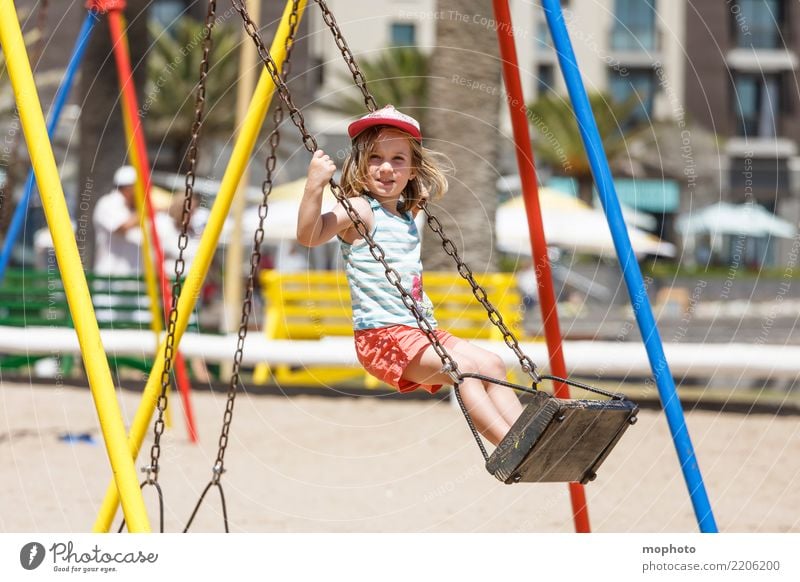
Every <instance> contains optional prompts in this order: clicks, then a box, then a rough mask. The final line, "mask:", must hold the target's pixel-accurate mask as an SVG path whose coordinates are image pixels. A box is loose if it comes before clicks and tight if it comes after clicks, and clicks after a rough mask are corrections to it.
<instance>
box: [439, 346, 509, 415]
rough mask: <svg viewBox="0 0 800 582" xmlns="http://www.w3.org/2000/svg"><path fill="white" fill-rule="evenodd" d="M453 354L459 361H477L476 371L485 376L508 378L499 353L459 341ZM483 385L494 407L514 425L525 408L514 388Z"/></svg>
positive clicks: (489, 384) (485, 383) (484, 383)
mask: <svg viewBox="0 0 800 582" xmlns="http://www.w3.org/2000/svg"><path fill="white" fill-rule="evenodd" d="M453 354H454V357H455V359H456V361H457V362H461V361H462V360H463V361H472V362H475V363H476V364H477V368H478V369H477V370H474V371H476V372H477V373H479V374H481V375H483V376H488V377H489V378H497V379H498V380H505V378H506V366H505V364H504V363H503V360H502V359H501V358H500V356H498V355H497V354H494V353H492V352H489V351H487V350H484V349H483V348H480V347H478V346H476V345H474V344H471V343H469V342H467V341H459V343H458V344H457V345H456V346H455V347H454V348H453ZM459 367H461V365H460V364H459ZM464 371H466V370H464ZM470 371H472V370H470ZM483 385H484V388H485V389H486V393H487V394H488V395H489V398H490V399H491V400H492V403H493V404H494V407H495V408H496V409H497V411H498V412H499V413H500V415H501V416H502V417H503V419H504V420H505V421H506V423H508V425H509V426H511V425H513V424H514V423H515V422H516V421H517V419H518V418H519V416H520V415H521V414H522V408H523V407H522V404H521V403H520V401H519V398H517V395H516V393H515V392H514V390H512V389H511V388H508V387H506V386H501V385H499V384H492V383H491V382H483Z"/></svg>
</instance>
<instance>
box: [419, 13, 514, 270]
mask: <svg viewBox="0 0 800 582" xmlns="http://www.w3.org/2000/svg"><path fill="white" fill-rule="evenodd" d="M436 13H437V20H436V38H437V47H436V49H435V50H434V53H433V59H432V62H431V72H430V83H431V86H430V91H429V95H430V107H431V110H430V112H429V114H428V115H427V116H426V119H427V126H426V127H423V135H424V136H425V142H424V143H425V146H426V147H428V148H431V149H432V150H435V151H439V152H441V153H443V154H445V155H446V156H447V157H448V158H449V159H450V160H451V161H452V163H453V166H454V173H453V175H451V176H449V182H450V190H449V192H448V193H447V195H446V196H445V197H444V198H442V199H440V200H438V201H434V202H432V203H430V204H429V208H430V210H431V211H432V212H433V214H434V215H436V217H437V218H438V219H439V221H440V222H441V223H442V226H443V230H444V232H445V233H446V234H447V235H448V237H449V238H450V239H452V241H453V242H454V243H455V245H456V247H457V248H458V249H459V252H460V253H461V256H462V257H463V258H464V260H465V262H466V263H467V264H468V265H469V266H470V268H471V269H472V270H473V271H474V272H476V273H481V272H484V271H493V270H495V269H496V263H497V253H495V252H494V236H493V235H494V216H495V210H496V208H497V193H496V192H497V191H496V188H495V182H496V180H497V178H498V176H499V173H498V171H497V168H496V164H495V161H496V157H497V144H498V143H499V141H500V139H501V137H502V136H501V135H500V132H499V130H498V121H499V110H500V101H501V95H502V87H501V84H500V62H499V59H498V51H499V49H498V44H497V37H496V34H495V32H494V30H493V29H492V28H491V27H490V26H487V25H486V24H481V23H482V22H483V23H485V22H491V21H493V14H492V11H491V5H490V4H489V3H487V2H483V1H481V0H439V2H438V3H437V12H436ZM423 240H424V244H423V258H424V264H425V269H426V270H437V271H438V270H454V269H455V263H454V262H453V260H452V258H450V257H449V256H448V255H447V254H446V253H445V252H444V250H443V249H442V245H441V242H440V240H439V237H438V236H437V235H436V234H435V233H433V232H432V231H431V230H430V229H426V231H425V234H424V239H423Z"/></svg>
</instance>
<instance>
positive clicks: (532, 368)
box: [420, 201, 542, 386]
mask: <svg viewBox="0 0 800 582" xmlns="http://www.w3.org/2000/svg"><path fill="white" fill-rule="evenodd" d="M420 207H421V208H422V210H423V212H425V216H426V217H427V222H428V226H429V227H430V229H431V230H432V231H433V232H435V233H436V234H437V235H439V238H440V239H441V241H442V248H443V249H444V251H445V252H446V253H447V254H448V255H450V256H451V257H453V260H454V261H455V262H456V265H457V266H458V274H459V275H461V277H462V278H463V279H465V280H466V281H467V282H468V283H469V285H470V287H472V294H473V295H474V296H475V299H477V300H478V302H479V303H480V304H481V305H483V308H484V309H486V313H487V314H488V315H489V321H491V322H492V323H493V324H494V325H495V326H496V327H497V328H498V329H499V330H500V331H501V332H503V341H504V342H505V344H506V345H507V346H508V347H509V348H511V350H512V351H513V352H514V354H516V356H517V358H518V359H519V363H520V366H521V367H522V371H523V372H525V373H526V374H528V375H529V376H530V377H531V379H532V380H533V384H534V386H535V385H537V384H539V383H540V382H541V381H542V377H541V376H540V375H539V373H538V372H537V371H536V364H534V363H533V360H531V359H530V357H529V356H528V355H527V354H525V353H524V352H523V351H522V348H520V347H519V341H518V340H517V338H516V336H515V335H514V333H513V332H512V331H511V330H510V329H509V328H508V326H506V324H505V322H504V321H503V316H502V315H501V314H500V312H499V311H498V310H497V308H496V307H495V306H494V305H493V304H492V302H491V301H489V296H488V294H487V293H486V290H485V289H484V288H483V287H481V286H480V284H479V283H478V282H477V281H476V280H475V277H474V275H473V273H472V269H470V268H469V265H467V264H466V263H465V262H464V261H463V260H462V259H461V256H460V255H459V254H458V248H457V247H456V245H455V243H453V241H452V240H450V239H449V238H447V235H445V233H444V229H443V228H442V223H441V222H439V219H438V218H436V217H435V216H434V215H433V214H431V213H430V211H429V210H428V203H427V202H426V201H425V202H423V203H422V204H420Z"/></svg>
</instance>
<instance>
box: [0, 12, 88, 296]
mask: <svg viewBox="0 0 800 582" xmlns="http://www.w3.org/2000/svg"><path fill="white" fill-rule="evenodd" d="M98 20H99V17H98V14H97V13H96V12H95V11H93V10H89V12H88V13H87V14H86V19H85V20H84V21H83V25H82V26H81V30H80V32H79V33H78V40H77V41H76V43H75V49H74V50H73V53H72V57H71V58H70V60H69V63H68V64H67V70H66V71H65V72H64V79H63V80H62V81H61V86H60V87H59V88H58V91H57V92H56V96H55V99H54V101H53V108H52V109H51V110H50V119H49V120H48V122H47V135H48V136H49V137H50V139H52V138H53V134H55V132H56V128H57V127H58V121H59V118H60V117H61V112H62V111H63V109H64V105H65V104H66V103H67V98H68V97H69V92H70V89H72V84H73V82H74V81H75V76H76V75H77V73H78V69H79V68H80V64H81V61H82V60H83V54H84V53H85V52H86V47H87V46H88V44H89V39H90V38H91V35H92V30H93V29H94V26H95V24H97V22H98ZM35 184H36V176H34V174H33V169H31V170H29V171H28V179H27V180H26V181H25V189H24V190H23V192H22V198H21V199H20V201H19V204H18V205H17V207H16V209H15V210H14V216H13V217H12V218H11V224H9V226H8V232H7V233H6V240H5V241H4V242H3V250H2V253H0V282H2V281H3V279H4V278H5V275H6V269H7V268H8V263H9V261H10V260H11V252H12V250H13V249H14V245H15V244H16V242H17V238H19V235H20V232H21V231H22V227H23V226H24V225H25V216H26V215H27V214H28V203H29V202H30V199H31V195H32V194H33V187H34V185H35Z"/></svg>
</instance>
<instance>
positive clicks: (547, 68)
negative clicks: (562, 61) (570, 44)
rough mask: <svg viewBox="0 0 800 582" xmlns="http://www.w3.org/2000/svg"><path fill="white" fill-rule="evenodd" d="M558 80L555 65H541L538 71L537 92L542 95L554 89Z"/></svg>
mask: <svg viewBox="0 0 800 582" xmlns="http://www.w3.org/2000/svg"><path fill="white" fill-rule="evenodd" d="M555 82H556V76H555V68H554V67H553V65H539V66H538V67H537V73H536V93H537V94H538V95H539V96H541V95H544V94H545V93H547V92H548V91H554V90H555V89H554V85H555Z"/></svg>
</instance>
